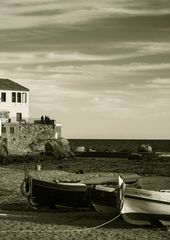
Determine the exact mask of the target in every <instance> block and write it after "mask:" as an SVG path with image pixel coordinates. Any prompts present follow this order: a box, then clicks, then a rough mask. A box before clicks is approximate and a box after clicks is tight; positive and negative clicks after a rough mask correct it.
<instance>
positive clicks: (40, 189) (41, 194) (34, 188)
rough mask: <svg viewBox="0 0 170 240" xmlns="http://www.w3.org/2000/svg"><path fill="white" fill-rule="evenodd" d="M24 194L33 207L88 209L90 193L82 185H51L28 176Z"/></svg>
mask: <svg viewBox="0 0 170 240" xmlns="http://www.w3.org/2000/svg"><path fill="white" fill-rule="evenodd" d="M25 192H26V193H27V195H28V200H29V201H30V203H31V205H33V206H48V207H50V208H54V207H55V205H56V206H58V207H59V206H60V205H61V206H65V207H77V208H81V207H82V208H90V207H91V197H90V191H89V189H88V188H87V186H86V185H85V184H83V183H53V182H46V181H42V180H38V179H34V178H32V177H31V176H29V177H28V178H27V180H26V184H25Z"/></svg>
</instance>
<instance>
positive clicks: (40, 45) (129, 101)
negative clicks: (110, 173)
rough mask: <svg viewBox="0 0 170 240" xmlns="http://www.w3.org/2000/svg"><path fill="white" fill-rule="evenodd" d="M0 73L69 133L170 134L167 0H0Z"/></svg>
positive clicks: (37, 113)
mask: <svg viewBox="0 0 170 240" xmlns="http://www.w3.org/2000/svg"><path fill="white" fill-rule="evenodd" d="M0 12H1V14H0V77H1V78H9V79H11V80H13V81H15V82H17V83H19V84H21V85H23V86H25V87H28V88H29V89H30V117H31V118H40V117H41V115H45V114H46V115H49V117H50V118H52V119H56V121H57V122H61V123H62V136H63V137H66V138H110V139H126V138H127V139H170V1H169V0H149V1H148V0H143V1H141V0H29V1H28V0H1V1H0Z"/></svg>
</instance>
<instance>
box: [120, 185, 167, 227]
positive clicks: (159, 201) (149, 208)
mask: <svg viewBox="0 0 170 240" xmlns="http://www.w3.org/2000/svg"><path fill="white" fill-rule="evenodd" d="M121 212H122V216H123V219H124V220H125V221H126V222H128V223H130V224H134V225H153V224H156V223H157V222H159V221H162V220H165V221H170V193H168V192H158V191H150V190H145V189H133V188H128V187H125V190H124V199H123V208H122V210H121Z"/></svg>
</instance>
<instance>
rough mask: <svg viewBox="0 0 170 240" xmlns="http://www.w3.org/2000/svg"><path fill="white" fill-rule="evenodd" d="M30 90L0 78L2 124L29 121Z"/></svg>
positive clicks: (0, 116) (0, 115)
mask: <svg viewBox="0 0 170 240" xmlns="http://www.w3.org/2000/svg"><path fill="white" fill-rule="evenodd" d="M28 118H29V89H28V88H26V87H24V86H22V85H20V84H18V83H16V82H13V81H11V80H10V79H4V78H0V120H1V122H2V123H3V122H21V121H22V120H25V121H28Z"/></svg>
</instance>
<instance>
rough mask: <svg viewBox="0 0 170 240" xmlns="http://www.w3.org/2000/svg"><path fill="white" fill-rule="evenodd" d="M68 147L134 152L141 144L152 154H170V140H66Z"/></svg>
mask: <svg viewBox="0 0 170 240" xmlns="http://www.w3.org/2000/svg"><path fill="white" fill-rule="evenodd" d="M68 140H69V143H70V147H71V148H72V149H75V148H76V147H78V146H84V147H85V149H86V150H87V149H94V150H96V151H124V152H126V151H128V150H131V151H134V152H136V151H137V149H138V147H139V146H140V145H142V144H149V145H150V146H151V147H152V150H153V151H154V152H168V153H170V139H168V140H165V139H68Z"/></svg>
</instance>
